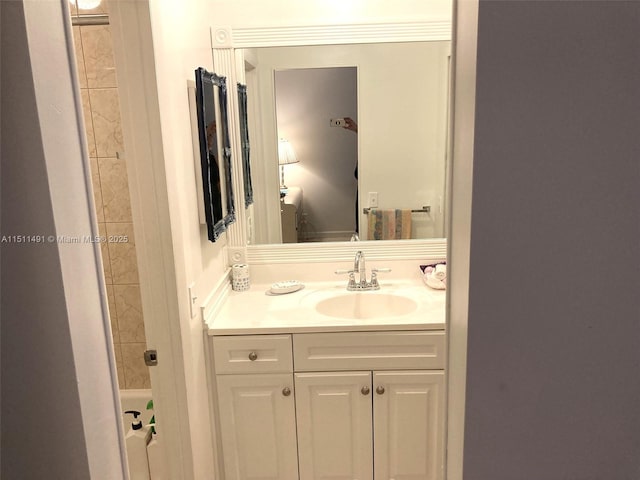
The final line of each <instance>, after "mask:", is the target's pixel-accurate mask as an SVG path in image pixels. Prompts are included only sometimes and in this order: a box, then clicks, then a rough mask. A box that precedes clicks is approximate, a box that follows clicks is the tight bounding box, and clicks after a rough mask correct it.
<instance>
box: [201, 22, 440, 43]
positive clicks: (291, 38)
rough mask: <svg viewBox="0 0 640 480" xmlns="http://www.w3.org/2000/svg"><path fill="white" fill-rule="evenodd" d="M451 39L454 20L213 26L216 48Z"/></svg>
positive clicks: (213, 38) (213, 41) (213, 40)
mask: <svg viewBox="0 0 640 480" xmlns="http://www.w3.org/2000/svg"><path fill="white" fill-rule="evenodd" d="M444 40H451V20H434V21H428V22H407V23H374V24H344V25H304V26H301V25H296V26H284V27H251V28H235V29H233V30H231V28H229V27H214V28H213V29H212V44H213V45H214V48H231V47H234V48H253V47H284V46H299V45H336V44H345V43H346V44H349V43H387V42H424V41H444Z"/></svg>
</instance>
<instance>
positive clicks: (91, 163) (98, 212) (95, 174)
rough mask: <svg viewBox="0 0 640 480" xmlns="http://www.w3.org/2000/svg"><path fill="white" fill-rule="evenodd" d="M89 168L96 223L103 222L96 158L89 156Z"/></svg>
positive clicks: (100, 188)
mask: <svg viewBox="0 0 640 480" xmlns="http://www.w3.org/2000/svg"><path fill="white" fill-rule="evenodd" d="M89 167H90V168H91V184H92V185H93V200H94V202H95V204H96V218H97V219H98V223H104V209H103V203H102V186H101V184H100V171H99V167H98V159H97V158H89Z"/></svg>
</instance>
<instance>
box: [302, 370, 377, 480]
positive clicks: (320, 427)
mask: <svg viewBox="0 0 640 480" xmlns="http://www.w3.org/2000/svg"><path fill="white" fill-rule="evenodd" d="M295 382H296V414H297V420H298V458H299V463H300V480H331V479H335V480H338V479H339V480H356V479H357V480H371V479H372V478H373V444H372V423H371V421H372V410H371V409H372V403H371V395H372V393H371V372H331V373H297V374H295Z"/></svg>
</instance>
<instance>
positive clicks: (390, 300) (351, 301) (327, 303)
mask: <svg viewBox="0 0 640 480" xmlns="http://www.w3.org/2000/svg"><path fill="white" fill-rule="evenodd" d="M315 308H316V311H317V312H318V313H321V314H322V315H327V316H329V317H336V318H355V319H367V318H385V317H399V316H402V315H408V314H409V313H413V312H415V311H416V309H417V308H418V304H417V303H416V302H415V301H414V300H412V299H410V298H407V297H403V296H401V295H393V294H387V293H372V292H354V293H349V294H346V295H339V296H337V297H331V298H327V299H325V300H322V301H320V302H318V303H317V304H316V307H315Z"/></svg>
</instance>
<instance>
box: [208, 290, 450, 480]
mask: <svg viewBox="0 0 640 480" xmlns="http://www.w3.org/2000/svg"><path fill="white" fill-rule="evenodd" d="M268 287H269V286H268V285H254V286H252V287H251V290H250V291H248V292H229V294H228V296H227V297H226V299H225V301H224V302H223V303H222V305H221V306H220V308H219V311H218V312H217V313H216V314H215V316H214V317H213V318H214V320H212V321H211V322H210V323H209V324H208V332H207V333H208V337H207V341H208V347H209V349H210V350H209V351H210V353H211V355H210V356H211V363H212V368H211V369H210V376H211V378H210V380H211V383H210V385H211V389H212V391H213V396H214V399H215V401H214V403H216V405H215V406H214V407H215V408H214V415H215V416H216V418H217V419H218V422H217V430H218V432H217V438H216V441H217V443H218V444H219V446H220V447H221V448H220V450H221V453H222V461H221V465H219V467H220V471H221V473H223V478H225V479H226V480H232V479H233V480H235V479H247V478H263V479H274V480H275V479H278V480H289V479H291V480H293V479H300V480H311V479H334V478H335V479H358V480H369V479H376V480H381V479H385V480H388V479H391V478H412V479H424V480H439V479H442V478H443V463H444V418H445V370H444V369H445V348H446V332H445V293H444V292H442V291H433V290H429V289H427V287H425V286H424V285H423V284H422V282H411V281H406V280H398V281H389V282H385V283H384V285H383V288H381V289H380V290H378V291H366V292H347V291H346V288H345V285H344V284H342V283H339V282H336V281H334V282H317V283H312V284H307V285H306V288H305V289H303V290H301V291H298V292H295V293H292V294H287V295H282V296H269V295H266V294H265V292H266V291H267V290H268ZM366 305H374V307H375V308H373V309H368V308H366ZM394 312H399V313H398V316H394Z"/></svg>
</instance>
